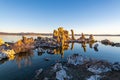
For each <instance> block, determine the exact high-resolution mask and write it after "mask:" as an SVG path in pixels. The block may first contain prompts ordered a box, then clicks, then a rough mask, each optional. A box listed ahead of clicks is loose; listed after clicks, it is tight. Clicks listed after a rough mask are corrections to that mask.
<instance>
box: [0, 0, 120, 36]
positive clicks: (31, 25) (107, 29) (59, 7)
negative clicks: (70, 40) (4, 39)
mask: <svg viewBox="0 0 120 80" xmlns="http://www.w3.org/2000/svg"><path fill="white" fill-rule="evenodd" d="M59 26H62V27H64V28H65V29H67V30H70V29H73V30H74V31H75V33H81V32H84V33H92V34H101V33H102V34H120V0H0V32H37V33H49V32H50V33H52V32H53V29H57V28H58V27H59Z"/></svg>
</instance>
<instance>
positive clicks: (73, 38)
mask: <svg viewBox="0 0 120 80" xmlns="http://www.w3.org/2000/svg"><path fill="white" fill-rule="evenodd" d="M71 33H72V40H75V37H74V31H73V30H72V29H71Z"/></svg>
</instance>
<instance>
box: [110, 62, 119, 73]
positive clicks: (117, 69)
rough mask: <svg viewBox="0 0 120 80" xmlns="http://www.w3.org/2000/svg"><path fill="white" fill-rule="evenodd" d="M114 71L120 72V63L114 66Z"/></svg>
mask: <svg viewBox="0 0 120 80" xmlns="http://www.w3.org/2000/svg"><path fill="white" fill-rule="evenodd" d="M112 69H113V70H116V71H120V63H118V62H116V63H114V64H113V65H112Z"/></svg>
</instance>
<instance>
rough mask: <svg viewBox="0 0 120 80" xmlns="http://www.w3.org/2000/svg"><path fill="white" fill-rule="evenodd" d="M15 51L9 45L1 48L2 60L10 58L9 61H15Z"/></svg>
mask: <svg viewBox="0 0 120 80" xmlns="http://www.w3.org/2000/svg"><path fill="white" fill-rule="evenodd" d="M14 54H15V52H14V50H13V49H12V48H11V47H10V45H8V44H7V43H5V44H2V45H1V46H0V60H2V59H5V58H8V59H9V60H13V59H14Z"/></svg>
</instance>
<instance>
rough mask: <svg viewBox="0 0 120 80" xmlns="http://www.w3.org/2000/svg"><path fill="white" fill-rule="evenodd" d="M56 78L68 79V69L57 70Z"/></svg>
mask: <svg viewBox="0 0 120 80" xmlns="http://www.w3.org/2000/svg"><path fill="white" fill-rule="evenodd" d="M56 79H58V80H65V79H67V74H66V71H65V70H64V69H62V70H60V71H57V72H56Z"/></svg>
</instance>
